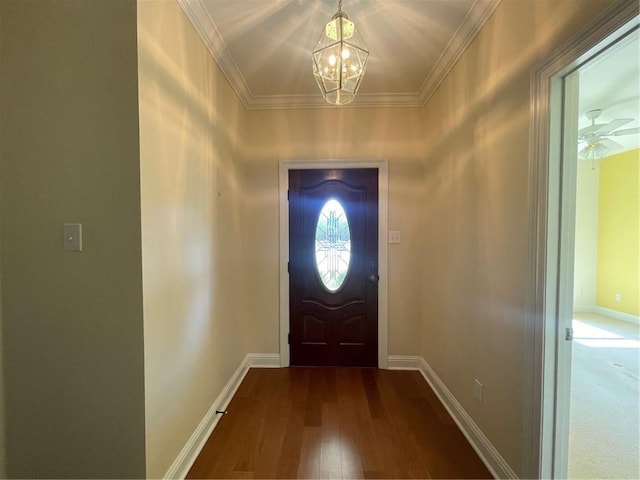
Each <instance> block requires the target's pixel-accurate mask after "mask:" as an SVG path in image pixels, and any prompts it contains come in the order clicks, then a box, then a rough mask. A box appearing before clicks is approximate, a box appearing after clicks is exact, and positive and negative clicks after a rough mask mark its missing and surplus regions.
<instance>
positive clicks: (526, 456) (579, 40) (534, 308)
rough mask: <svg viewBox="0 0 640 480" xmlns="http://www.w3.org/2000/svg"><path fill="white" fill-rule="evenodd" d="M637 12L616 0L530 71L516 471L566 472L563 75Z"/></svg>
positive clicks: (572, 89)
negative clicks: (521, 405) (519, 439)
mask: <svg viewBox="0 0 640 480" xmlns="http://www.w3.org/2000/svg"><path fill="white" fill-rule="evenodd" d="M638 19H639V17H638V4H637V2H636V1H635V0H628V1H627V0H625V1H619V2H616V3H615V4H614V5H613V6H612V7H610V8H609V9H608V10H607V11H606V12H605V13H604V14H603V15H602V16H601V17H599V18H598V19H597V20H596V21H595V22H594V23H593V24H591V25H589V26H588V27H587V28H586V29H585V30H583V31H581V32H579V33H578V34H577V35H576V36H575V37H574V38H572V39H570V40H569V41H568V42H567V43H566V44H564V45H563V46H562V47H561V48H559V49H558V50H557V51H555V52H554V53H553V54H552V55H550V56H549V58H548V59H547V60H546V61H545V62H544V63H543V64H541V65H540V67H539V68H537V69H536V70H535V71H534V72H533V73H532V78H531V129H530V139H531V140H530V146H529V151H530V155H529V159H530V160H529V179H530V183H529V205H530V217H529V225H530V232H531V235H530V240H529V287H528V289H527V323H526V338H527V341H526V343H525V349H524V350H525V351H524V368H525V370H524V402H525V404H524V425H523V439H524V444H523V449H522V450H523V458H522V467H523V468H522V475H521V476H522V478H566V474H567V470H566V467H567V454H568V448H567V442H568V433H569V432H568V423H567V422H568V419H567V418H566V417H567V416H568V412H569V397H568V394H569V390H568V389H569V387H570V384H569V382H570V365H567V361H570V355H571V342H569V341H565V336H564V331H563V330H561V328H564V326H565V324H566V319H564V320H565V322H564V323H563V320H562V319H560V316H561V315H564V316H566V312H567V311H568V309H570V308H571V305H572V303H573V292H572V290H571V288H568V287H570V286H571V285H572V284H573V279H572V277H571V275H570V272H572V271H573V253H574V252H573V250H574V249H575V245H574V240H575V239H574V233H575V232H573V231H572V229H566V228H565V229H564V230H562V229H561V222H562V223H565V224H571V225H574V223H575V200H574V201H573V203H574V205H571V204H570V202H569V201H568V198H569V196H570V195H571V189H572V188H573V194H574V197H573V198H574V199H575V180H576V178H575V175H576V172H575V169H570V168H569V169H567V168H563V163H562V161H563V158H564V157H566V156H568V155H571V154H573V153H574V152H576V151H577V148H576V146H575V145H567V143H568V142H565V141H564V139H565V138H566V136H569V135H571V134H572V133H571V132H573V134H575V133H576V132H577V125H575V123H577V120H578V119H577V118H574V119H571V118H570V114H571V112H570V110H573V109H575V108H576V105H575V103H576V99H577V94H578V92H577V86H576V85H575V83H574V84H571V83H572V82H571V81H570V82H569V83H570V84H569V85H568V86H567V87H568V88H566V89H565V81H564V80H565V77H567V76H568V75H569V74H570V73H571V72H573V71H575V70H576V69H578V68H579V67H580V66H582V65H584V64H585V63H587V62H588V61H590V60H591V59H593V58H594V57H595V56H597V55H598V54H600V53H601V52H602V51H603V50H605V49H606V48H608V47H610V46H611V45H612V44H614V43H616V42H618V41H620V40H621V39H622V38H624V37H626V36H627V35H628V34H629V33H631V31H633V30H636V29H637V28H638ZM568 97H575V98H568ZM574 113H575V111H574ZM576 117H577V115H576ZM572 122H573V124H572ZM572 138H575V137H572ZM572 143H575V142H572ZM572 176H573V178H572ZM566 187H568V188H567V190H564V189H563V188H566ZM563 196H564V198H563ZM568 359H569V360H568Z"/></svg>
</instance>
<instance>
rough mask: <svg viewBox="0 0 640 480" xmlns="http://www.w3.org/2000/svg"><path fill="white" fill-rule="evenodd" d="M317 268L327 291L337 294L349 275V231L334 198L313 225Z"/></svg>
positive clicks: (345, 219) (338, 204)
mask: <svg viewBox="0 0 640 480" xmlns="http://www.w3.org/2000/svg"><path fill="white" fill-rule="evenodd" d="M315 239H316V248H315V250H316V269H317V271H318V275H319V277H320V281H321V282H322V284H323V285H324V287H325V288H326V289H327V290H329V291H330V292H335V291H337V290H338V289H339V288H340V287H341V286H342V284H343V283H344V281H345V279H346V278H347V273H349V264H350V262H351V231H350V229H349V221H348V220H347V213H346V212H345V210H344V208H343V207H342V205H341V204H340V202H338V201H337V200H335V199H333V198H332V199H331V200H329V201H327V203H325V204H324V206H323V207H322V210H321V211H320V215H319V217H318V222H317V223H316V235H315Z"/></svg>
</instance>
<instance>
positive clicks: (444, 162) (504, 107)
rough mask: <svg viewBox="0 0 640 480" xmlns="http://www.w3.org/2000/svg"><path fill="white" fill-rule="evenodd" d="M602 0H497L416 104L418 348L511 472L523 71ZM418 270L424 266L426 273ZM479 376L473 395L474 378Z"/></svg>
mask: <svg viewBox="0 0 640 480" xmlns="http://www.w3.org/2000/svg"><path fill="white" fill-rule="evenodd" d="M610 3H611V2H608V1H589V2H585V1H563V2H558V1H552V0H551V1H541V0H530V1H525V0H522V1H517V2H515V1H503V2H502V3H501V4H500V6H499V7H498V8H497V10H496V11H495V12H494V14H493V16H492V17H491V19H490V20H489V21H488V22H487V24H486V25H485V27H484V28H483V30H482V31H481V32H480V34H479V35H478V37H477V38H476V39H475V40H474V42H473V44H472V45H471V46H470V48H469V49H468V50H467V51H466V52H465V54H464V55H463V56H462V57H461V59H460V60H459V62H458V63H457V64H456V66H455V68H454V69H453V70H452V71H451V73H450V74H449V76H448V77H447V78H446V80H445V81H444V82H443V83H442V84H441V86H440V88H439V89H438V91H437V92H436V94H435V95H434V96H433V97H432V98H431V99H430V101H429V103H428V104H427V106H426V108H425V109H424V132H425V137H426V138H427V150H426V152H427V154H426V158H425V162H424V164H425V177H424V195H423V197H422V202H423V205H424V209H423V216H422V220H423V222H424V227H425V230H426V231H427V232H430V234H425V236H424V242H423V248H424V252H425V255H424V272H425V273H424V275H423V284H422V288H421V297H422V299H423V300H424V301H423V304H422V310H423V317H422V324H421V328H422V343H421V349H420V353H421V355H422V356H424V358H425V359H426V360H427V362H428V363H429V364H430V365H431V366H432V367H433V368H434V370H435V371H436V373H437V374H438V376H439V377H440V378H441V379H442V380H443V381H444V382H445V384H446V385H447V387H448V389H449V390H450V391H451V392H452V393H453V394H454V395H455V397H456V398H457V400H458V401H459V402H460V403H461V404H462V406H463V407H464V408H465V410H466V411H467V412H468V413H469V414H470V415H471V417H472V418H473V420H474V421H475V422H476V423H477V424H478V425H479V426H480V428H481V429H482V431H483V432H484V434H485V435H486V436H487V437H488V438H489V440H490V441H491V442H492V443H493V445H494V446H495V447H496V448H497V450H498V451H499V452H500V454H501V455H502V456H503V457H504V458H505V459H506V460H507V462H508V463H509V464H510V466H511V467H512V468H513V469H514V471H515V472H516V473H517V474H521V473H522V471H521V470H522V463H521V458H522V455H523V453H524V452H523V438H522V432H523V421H524V419H525V416H524V409H523V402H524V399H523V388H524V380H523V378H524V375H526V374H528V373H527V372H524V371H523V351H524V342H525V328H524V327H525V294H526V291H527V278H528V277H527V275H528V266H527V258H528V244H527V242H528V239H529V236H530V232H529V223H528V219H529V209H530V206H529V205H528V204H527V201H528V197H527V190H528V186H529V183H528V182H529V179H528V157H529V122H530V101H531V98H530V77H531V72H532V70H533V69H534V68H535V66H536V65H538V64H539V63H540V62H541V60H542V59H543V58H545V57H547V56H548V55H549V53H550V52H552V51H553V49H554V48H556V47H557V46H559V45H560V44H561V43H562V42H563V41H566V40H567V39H568V38H569V37H570V36H571V35H574V34H575V33H576V32H577V31H578V30H579V29H580V28H582V27H584V26H585V25H587V24H588V23H589V22H590V21H592V20H593V19H594V18H596V17H597V15H598V13H600V12H601V11H602V10H603V8H604V7H605V6H606V5H608V4H610ZM427 272H428V273H427ZM474 378H477V379H479V380H480V381H481V382H482V383H483V384H484V402H483V404H482V405H480V404H479V403H477V402H476V401H475V400H474V398H473V380H474Z"/></svg>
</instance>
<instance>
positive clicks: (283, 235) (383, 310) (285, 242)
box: [279, 160, 388, 368]
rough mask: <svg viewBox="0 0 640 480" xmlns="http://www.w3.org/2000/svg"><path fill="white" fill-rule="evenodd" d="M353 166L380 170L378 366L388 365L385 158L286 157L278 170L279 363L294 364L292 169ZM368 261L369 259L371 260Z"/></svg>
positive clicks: (284, 364)
mask: <svg viewBox="0 0 640 480" xmlns="http://www.w3.org/2000/svg"><path fill="white" fill-rule="evenodd" d="M336 169H340V170H352V169H373V170H376V172H377V188H378V226H377V240H378V252H377V259H376V261H377V269H378V272H377V274H378V276H379V279H377V280H378V282H377V290H378V298H377V311H378V315H377V316H378V325H377V332H376V333H377V366H378V368H387V367H388V318H387V315H388V314H387V311H388V298H387V295H388V274H387V272H388V266H387V241H386V240H387V238H386V237H387V223H388V220H387V219H388V213H387V212H388V164H387V161H386V160H326V161H283V162H281V163H280V174H279V206H280V218H279V220H280V273H279V278H280V366H282V367H287V366H289V365H290V364H291V355H290V348H289V334H290V333H291V332H290V310H289V308H290V293H291V292H290V284H289V272H288V268H289V265H288V264H289V260H290V245H289V233H290V232H289V202H288V198H287V197H288V190H289V172H290V171H292V170H336ZM368 263H369V262H367V264H368Z"/></svg>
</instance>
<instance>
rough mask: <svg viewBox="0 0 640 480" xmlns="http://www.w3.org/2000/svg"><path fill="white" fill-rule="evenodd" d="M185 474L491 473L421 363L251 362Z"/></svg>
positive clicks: (386, 475) (458, 475)
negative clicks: (256, 365) (413, 366)
mask: <svg viewBox="0 0 640 480" xmlns="http://www.w3.org/2000/svg"><path fill="white" fill-rule="evenodd" d="M227 411H228V414H227V415H225V416H224V417H223V418H222V419H221V420H220V422H219V423H218V426H217V427H216V429H215V430H214V431H213V433H212V435H211V437H210V438H209V440H208V441H207V443H206V445H205V446H204V448H203V450H202V452H201V453H200V455H199V456H198V458H197V459H196V461H195V463H194V465H193V467H192V468H191V470H190V471H189V474H188V476H187V478H492V477H491V475H490V473H489V471H488V470H487V469H486V467H485V466H484V464H483V463H482V461H481V460H480V459H479V457H478V456H477V454H476V453H475V451H474V450H473V449H472V448H471V446H470V445H469V443H468V442H467V440H466V438H465V437H464V436H463V434H462V433H461V432H460V430H459V429H458V427H457V426H456V424H455V423H454V422H453V420H452V419H451V418H450V417H449V415H448V413H447V412H446V410H445V409H444V407H443V406H442V405H441V404H440V402H439V400H438V399H437V397H436V396H435V394H434V393H433V392H432V391H431V389H430V388H429V386H428V384H427V383H426V382H425V380H424V379H423V378H422V376H421V374H420V373H419V372H415V371H390V370H378V369H366V368H306V367H293V368H283V369H251V370H250V371H249V372H248V373H247V375H246V377H245V379H244V381H243V382H242V384H241V385H240V387H239V388H238V391H237V392H236V394H235V396H234V397H233V400H232V401H231V403H230V404H229V407H228V408H227Z"/></svg>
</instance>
